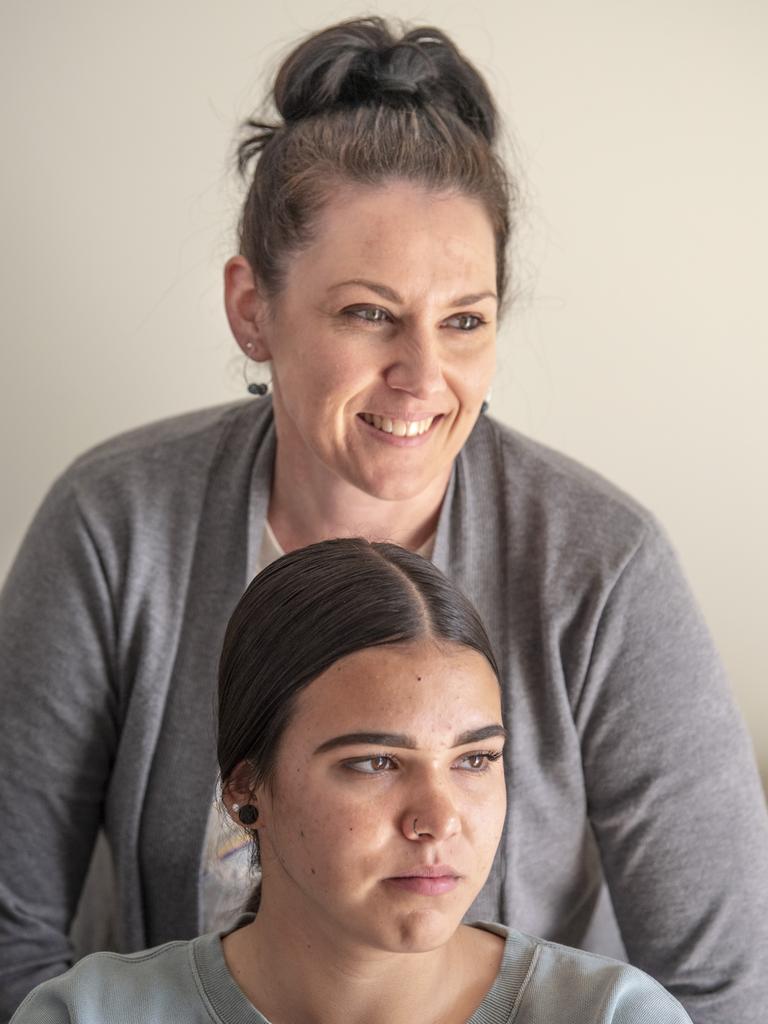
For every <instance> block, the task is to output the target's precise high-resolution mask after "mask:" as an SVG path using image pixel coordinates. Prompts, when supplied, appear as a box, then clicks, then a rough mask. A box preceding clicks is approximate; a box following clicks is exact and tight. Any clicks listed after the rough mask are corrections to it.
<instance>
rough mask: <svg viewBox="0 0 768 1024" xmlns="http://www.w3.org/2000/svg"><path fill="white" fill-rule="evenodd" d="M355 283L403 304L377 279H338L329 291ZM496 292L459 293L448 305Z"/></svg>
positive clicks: (493, 295) (465, 303)
mask: <svg viewBox="0 0 768 1024" xmlns="http://www.w3.org/2000/svg"><path fill="white" fill-rule="evenodd" d="M350 284H356V285H361V286H362V287H363V288H368V289H369V290H370V291H372V292H376V294H377V295H381V297H382V298H383V299H388V300H389V301H390V302H397V303H399V304H400V305H403V301H404V300H403V298H402V296H400V295H398V293H397V292H396V291H395V290H394V288H390V287H389V286H388V285H386V284H380V283H379V282H378V281H369V280H367V279H366V278H364V277H353V278H351V279H350V280H349V281H340V282H339V283H338V284H334V285H331V287H330V288H329V289H328V290H329V291H331V292H332V291H335V290H336V289H337V288H345V287H346V286H347V285H350ZM496 298H497V295H496V292H493V291H485V292H470V293H469V294H468V295H460V296H459V297H458V298H457V299H454V300H453V302H449V303H448V305H449V306H471V305H472V304H473V303H475V302H480V300H481V299H496Z"/></svg>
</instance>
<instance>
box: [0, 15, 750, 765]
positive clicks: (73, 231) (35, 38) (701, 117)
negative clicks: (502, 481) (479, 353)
mask: <svg viewBox="0 0 768 1024" xmlns="http://www.w3.org/2000/svg"><path fill="white" fill-rule="evenodd" d="M361 13H385V14H391V15H395V16H399V17H402V18H406V19H409V20H411V21H416V22H421V23H430V22H434V23H435V24H437V25H439V26H440V27H442V28H444V29H446V30H447V31H448V32H449V33H450V34H452V35H453V36H454V37H455V39H456V40H457V41H458V42H459V44H460V45H461V46H462V47H463V48H464V50H465V51H466V52H467V54H468V55H469V56H470V57H471V58H472V59H473V60H475V61H476V62H477V64H478V65H479V66H480V67H481V69H482V70H483V71H484V73H485V74H486V76H487V78H488V80H489V82H490V84H491V86H492V88H493V90H494V91H495V93H496V96H497V98H498V100H499V103H500V105H501V108H502V110H503V111H504V114H505V117H506V121H507V125H508V127H509V129H510V132H511V133H512V134H513V136H514V149H515V156H516V160H517V163H518V165H519V167H520V168H521V169H522V172H523V176H524V179H525V190H526V211H525V214H524V218H523V223H522V227H521V231H520V233H519V237H518V243H517V250H516V266H517V277H516V283H517V285H518V287H519V289H520V292H521V295H520V298H519V300H518V302H517V304H516V306H515V307H514V308H513V309H512V310H511V312H510V314H509V315H508V317H507V320H506V322H505V323H504V325H503V329H502V331H501V336H500V345H499V372H498V377H497V381H496V384H495V386H494V393H493V413H494V414H495V415H496V416H497V417H499V418H500V419H502V420H504V421H505V422H507V423H509V424H511V425H513V426H515V427H517V428H519V429H521V430H523V431H525V432H527V433H529V434H531V435H533V436H534V437H536V438H539V439H540V440H542V441H544V442H546V443H548V444H551V445H553V446H555V447H557V448H560V449H562V450H564V451H566V452H568V453H569V454H571V455H573V456H575V457H576V458H578V459H580V460H582V461H583V462H585V463H587V464H589V465H591V466H592V467H594V468H596V469H598V470H599V471H601V472H602V473H604V474H605V475H607V476H608V477H610V478H611V479H613V480H614V481H615V482H616V483H618V484H619V485H620V486H622V487H623V488H625V489H626V490H627V491H629V492H630V493H631V494H633V495H634V496H635V497H637V498H639V499H640V500H641V501H643V502H644V503H645V504H646V505H648V506H649V507H650V508H651V509H652V510H653V511H654V512H655V513H656V514H657V515H658V517H659V518H660V519H661V521H662V522H663V523H664V524H665V526H666V528H667V530H668V531H669V533H670V534H671V536H672V539H673V541H674V543H675V545H676V546H677V549H678V551H679V552H680V555H681V558H682V561H683V564H684V567H685V569H686V571H687V574H688V577H689V579H690V581H691V583H692V586H693V588H694V590H695V592H696V594H697V596H698V598H699V600H700V602H701V604H702V605H703V607H704V611H705V614H706V616H707V619H708V621H709V623H710V625H711V627H712V629H713V631H714V634H715V637H716V640H717V642H718V645H719V647H720V650H721V652H722V654H723V657H724V659H725V662H726V666H727V668H728V670H729V672H730V676H731V679H732V680H733V686H734V689H735V692H736V696H737V699H738V701H739V703H740V705H741V707H742V708H743V710H744V712H745V714H746V716H747V720H748V724H749V727H750V729H751V732H752V735H753V737H754V740H755V743H756V747H757V751H758V756H759V759H760V761H761V764H762V767H763V771H764V775H765V774H768V773H767V772H766V769H768V692H767V690H766V667H767V664H768V658H767V657H766V633H767V632H768V617H767V615H766V612H767V611H768V544H766V539H765V530H766V525H767V524H768V480H767V479H766V477H767V474H766V461H767V460H766V441H768V412H767V411H766V400H765V394H764V392H765V385H766V380H767V379H768V313H767V312H766V284H765V278H766V269H767V267H766V239H767V238H768V185H767V184H766V183H768V141H767V140H766V132H765V101H766V96H768V61H766V59H765V54H766V49H767V46H768V5H766V4H765V2H764V0H646V2H645V3H643V4H638V3H636V2H629V0H585V2H582V3H578V4H576V3H573V2H572V0H495V2H493V0H488V2H474V3H473V2H470V0H461V2H458V3H457V2H443V3H428V2H426V3H421V4H417V3H408V2H392V3H390V4H388V5H387V6H383V5H380V4H369V5H368V6H367V7H366V8H364V9H363V8H360V7H359V6H358V5H357V4H353V3H329V2H322V0H320V2H318V0H313V2H310V0H283V2H281V3H280V4H264V3H259V2H258V0H251V2H248V3H245V2H240V0H218V2H216V3H213V2H206V0H201V2H190V0H184V2H182V0H134V2H133V3H131V4H126V3H124V2H120V3H118V2H115V0H69V2H68V3H66V4H63V3H61V2H59V0H38V2H29V0H23V2H22V0H4V2H3V4H2V9H1V11H0V39H1V40H2V42H1V43H0V74H1V75H2V82H1V83H0V84H1V86H2V87H1V88H0V111H1V112H2V148H3V160H2V169H1V170H0V175H1V178H0V181H1V184H2V188H1V189H0V204H1V205H2V223H3V243H2V273H1V274H0V317H2V342H1V351H2V365H1V366H0V373H1V374H2V385H3V386H2V402H1V403H0V415H1V416H2V420H0V471H1V472H2V480H3V492H2V496H3V497H2V512H3V514H2V523H1V525H0V577H1V576H2V575H3V574H4V573H5V571H6V569H7V567H8V565H9V563H10V560H11V558H12V556H13V552H14V550H15V548H16V547H17V545H18V543H19V540H20V538H21V536H22V534H23V531H24V529H25V526H26V524H27V522H28V521H29V519H30V517H31V515H32V514H33V512H34V509H35V508H36V506H37V505H38V503H39V501H40V500H41V498H42V496H43V494H44V492H45V490H46V489H47V487H48V485H49V484H50V481H51V480H52V478H53V477H54V476H55V475H56V474H57V473H59V472H60V471H61V470H62V469H63V468H64V467H65V466H66V465H67V463H68V462H69V461H70V460H71V459H72V458H73V457H74V456H75V455H76V454H77V453H78V452H80V451H81V450H83V449H84V448H87V447H89V446H90V445H92V444H94V443H96V442H97V441H99V440H102V439H104V438H105V437H107V436H109V435H111V434H114V433H117V432H119V431H121V430H124V429H126V428H129V427H132V426H135V425H137V424H140V423H143V422H146V421H149V420H153V419H158V418H161V417H163V416H167V415H170V414H173V413H176V412H180V411H183V410H187V409H193V408H197V407H200V406H204V405H209V404H213V403H217V402H221V401H228V400H231V399H233V398H238V397H240V396H241V395H243V393H244V392H243V383H242V365H243V361H242V358H241V357H239V356H238V352H237V350H236V348H235V345H234V342H233V341H232V340H231V338H230V336H229V332H228V329H227V326H226V322H225V319H224V315H223V312H222V305H221V298H220V292H221V285H220V279H221V265H222V264H223V262H224V260H225V259H226V257H227V256H228V255H230V254H231V252H232V251H233V247H234V225H235V221H236V218H237V210H238V204H239V200H240V185H239V183H238V181H237V179H236V177H235V175H234V174H233V172H232V170H231V155H232V141H233V138H234V136H235V131H236V128H237V125H238V123H239V122H240V121H241V120H242V119H243V118H244V117H246V116H247V115H248V114H249V113H250V112H251V110H252V108H253V107H254V106H256V105H257V104H258V103H259V102H260V99H261V97H262V95H263V91H264V86H265V83H266V82H267V81H268V76H269V72H270V70H272V69H274V67H275V63H276V61H277V60H278V59H279V56H280V55H281V54H282V53H284V52H285V49H286V47H288V46H289V45H290V44H291V43H292V42H293V41H295V40H296V39H297V38H298V37H300V36H301V35H303V34H304V33H306V32H308V31H310V30H313V29H316V28H319V27H322V26H324V25H327V24H329V23H331V22H333V21H336V20H339V19H341V18H344V17H349V16H352V15H358V14H361Z"/></svg>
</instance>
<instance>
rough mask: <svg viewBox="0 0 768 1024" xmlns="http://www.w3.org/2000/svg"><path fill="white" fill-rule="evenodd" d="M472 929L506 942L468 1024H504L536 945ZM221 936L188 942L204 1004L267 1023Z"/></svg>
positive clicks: (229, 1017) (222, 1016)
mask: <svg viewBox="0 0 768 1024" xmlns="http://www.w3.org/2000/svg"><path fill="white" fill-rule="evenodd" d="M472 927H474V928H482V929H484V930H485V931H489V932H492V933H494V934H495V935H500V936H501V937H502V938H504V939H505V943H504V953H503V955H502V959H501V966H500V968H499V973H498V974H497V975H496V978H495V980H494V982H493V984H492V985H491V987H490V989H489V990H488V992H487V993H486V994H485V997H484V999H483V1001H482V1003H481V1004H480V1005H479V1006H478V1008H477V1009H476V1010H475V1012H474V1013H473V1014H472V1016H471V1017H470V1018H469V1020H468V1021H467V1024H507V1022H508V1021H509V1019H510V1015H511V1012H512V1010H513V1008H514V1007H515V1005H516V1004H517V1001H518V998H519V995H520V990H521V988H522V986H523V983H524V981H525V979H526V976H527V974H528V972H529V970H530V967H531V963H532V961H533V958H534V955H535V952H536V943H535V942H533V941H532V940H531V939H530V938H528V936H525V935H522V934H521V933H520V932H515V931H512V930H511V929H508V928H505V927H504V926H503V925H498V924H486V923H484V922H478V923H477V924H473V925H472ZM223 934H226V933H220V932H213V933H211V934H209V935H202V936H200V938H197V939H194V940H193V941H192V942H191V943H190V957H191V959H192V967H193V973H194V974H195V978H196V980H197V982H198V985H199V988H200V994H201V997H202V999H203V1001H204V1002H205V1003H206V1004H207V1006H208V1009H209V1011H210V1012H212V1014H213V1016H214V1019H215V1020H217V1021H218V1022H220V1024H270V1022H269V1021H268V1020H267V1018H266V1017H265V1016H264V1015H263V1014H261V1013H259V1011H258V1010H257V1009H256V1007H255V1006H253V1004H252V1003H251V1002H250V1001H249V1000H248V999H247V998H246V996H245V994H244V992H243V991H242V989H241V988H240V987H239V986H238V984H237V982H236V981H235V979H234V978H233V977H232V975H231V973H230V971H229V968H228V967H227V963H226V960H225V959H224V948H223V946H222V943H221V939H222V935H223Z"/></svg>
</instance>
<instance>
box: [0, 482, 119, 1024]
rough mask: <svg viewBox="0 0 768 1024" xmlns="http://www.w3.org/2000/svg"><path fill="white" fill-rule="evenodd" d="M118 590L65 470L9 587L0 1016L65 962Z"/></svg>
mask: <svg viewBox="0 0 768 1024" xmlns="http://www.w3.org/2000/svg"><path fill="white" fill-rule="evenodd" d="M115 628H116V627H115V624H114V621H113V609H112V598H111V595H110V592H109V588H108V586H107V581H106V577H105V572H104V568H103V564H102V559H101V557H100V553H99V551H98V550H97V548H96V545H95V543H94V541H93V537H92V534H91V532H90V530H89V528H88V524H87V522H86V521H85V518H84V517H83V515H82V514H81V511H80V508H79V506H78V502H77V498H76V494H75V491H74V488H73V485H72V484H71V483H70V482H69V481H68V480H67V478H66V477H65V478H64V479H63V480H61V481H59V483H57V484H56V485H55V486H54V488H53V489H52V491H51V493H50V494H49V496H48V497H47V499H46V500H45V502H44V504H43V506H42V508H41V509H40V511H39V513H38V515H37V516H36V518H35V520H34V522H33V524H32V526H31V527H30V530H29V533H28V534H27V537H26V538H25V540H24V543H23V545H22V547H21V550H20V552H19V555H18V557H17V559H16V562H15V564H14V566H13V568H12V569H11V572H10V575H9V577H8V580H7V583H6V586H5V588H4V590H3V592H2V595H0V651H1V652H2V658H1V659H0V703H1V705H2V709H3V711H2V715H1V716H0V750H2V751H3V772H2V775H1V776H0V820H2V823H3V856H2V857H1V858H0V1019H7V1017H8V1016H9V1015H10V1013H12V1012H13V1010H14V1009H15V1007H16V1006H17V1005H18V1003H19V1002H20V1000H21V999H22V998H23V997H24V996H25V995H26V994H27V993H28V992H29V990H30V989H31V988H32V987H33V986H34V985H36V984H37V983H38V982H40V981H42V980H43V979H45V978H49V977H51V976H53V975H56V974H59V973H61V972H62V971H64V970H65V969H66V968H67V967H68V966H69V963H70V960H71V956H72V950H71V946H70V943H69V940H68V937H67V933H68V931H69V928H70V925H71V922H72V918H73V915H74V912H75V909H76V906H77V901H78V897H79V895H80V890H81V888H82V884H83V880H84V876H85V873H86V870H87V867H88V863H89V860H90V855H91V851H92V848H93V844H94V841H95V836H96V832H97V829H98V827H99V824H100V821H101V813H102V802H103V797H104V791H105V788H106V784H107V780H108V777H109V773H110V769H111V763H112V758H113V751H114V748H115V744H116V738H117V717H118V715H117V700H116V698H115V688H114V667H113V664H112V661H113V657H112V649H113V646H114V636H115Z"/></svg>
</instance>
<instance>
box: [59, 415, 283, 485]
mask: <svg viewBox="0 0 768 1024" xmlns="http://www.w3.org/2000/svg"><path fill="white" fill-rule="evenodd" d="M269 408H270V406H268V403H266V402H265V403H263V405H262V407H261V408H259V407H257V406H256V405H255V404H254V402H253V401H252V400H251V401H250V402H232V403H228V404H227V405H220V406H215V407H213V408H209V409H200V410H197V411H195V412H189V413H184V414H183V415H180V416H173V417H169V418H167V419H163V420H158V421H157V422H155V423H148V424H145V425H144V426H141V427H138V428H136V429H134V430H129V431H127V432H126V433H123V434H119V435H117V436H116V437H112V438H110V439H109V440H107V441H103V442H102V443H101V444H98V445H96V446H95V447H93V448H91V449H89V450H88V451H86V452H85V453H83V454H82V455H81V456H80V457H79V458H77V459H76V460H75V461H74V462H73V464H72V466H71V467H70V468H69V470H68V471H67V472H68V474H69V476H70V477H74V478H75V479H79V480H88V479H97V478H98V477H100V476H103V475H114V474H116V473H124V472H131V471H134V472H136V471H140V470H141V469H142V468H144V469H145V470H151V468H153V467H160V468H161V469H162V468H164V469H168V468H169V467H173V466H176V465H178V466H183V467H185V469H186V471H187V472H193V471H194V470H195V468H197V466H198V465H200V464H203V463H204V462H205V461H206V460H207V459H208V458H210V456H211V454H212V453H213V452H215V450H216V449H217V448H218V447H219V445H220V444H221V443H222V441H223V439H224V438H226V437H227V436H228V435H229V434H230V433H231V432H233V431H234V432H237V431H238V429H239V430H243V429H246V430H247V429H249V428H251V427H252V426H253V425H254V418H256V419H257V420H258V419H259V418H263V417H264V414H265V413H266V412H267V411H268V410H269ZM190 459H191V460H192V461H191V462H190Z"/></svg>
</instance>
